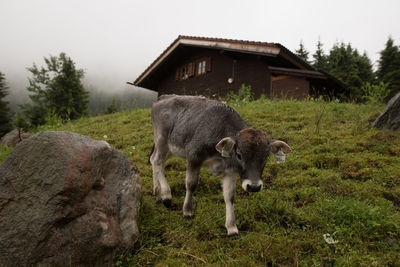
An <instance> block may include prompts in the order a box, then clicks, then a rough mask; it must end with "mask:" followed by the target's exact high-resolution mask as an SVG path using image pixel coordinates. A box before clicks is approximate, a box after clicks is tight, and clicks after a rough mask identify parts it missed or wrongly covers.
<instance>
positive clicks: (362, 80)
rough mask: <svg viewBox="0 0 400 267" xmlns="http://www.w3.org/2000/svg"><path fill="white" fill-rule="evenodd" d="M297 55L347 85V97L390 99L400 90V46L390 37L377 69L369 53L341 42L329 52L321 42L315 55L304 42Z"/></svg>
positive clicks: (382, 51)
mask: <svg viewBox="0 0 400 267" xmlns="http://www.w3.org/2000/svg"><path fill="white" fill-rule="evenodd" d="M295 54H296V55H297V56H299V57H300V58H301V59H303V60H304V61H305V62H307V63H308V64H310V65H311V66H312V67H314V68H315V69H317V70H319V71H325V72H328V73H329V74H331V75H332V76H334V77H335V78H336V79H338V80H339V81H341V82H342V83H343V84H344V87H345V88H346V92H347V98H348V100H351V101H356V102H364V101H367V100H369V99H371V98H374V99H376V100H378V101H387V100H388V99H390V98H391V97H393V96H394V95H395V94H396V93H397V92H399V91H400V48H399V46H398V45H395V44H394V40H393V39H392V38H391V37H389V38H388V40H387V41H386V44H385V47H384V49H383V50H381V51H380V53H379V55H380V57H379V59H378V62H377V63H378V64H377V69H376V70H375V71H374V68H373V64H372V62H371V60H370V59H369V57H368V55H367V54H366V52H364V53H362V54H361V53H360V52H359V51H358V50H357V49H356V48H353V47H352V46H351V44H350V43H348V44H345V43H344V42H338V43H335V44H334V45H333V47H332V48H331V49H330V50H329V52H328V53H325V51H324V49H323V44H322V43H321V41H320V40H318V42H317V46H316V50H315V52H314V54H312V55H311V56H310V53H309V52H308V51H307V49H306V48H305V47H304V45H303V42H300V45H299V48H298V49H297V50H295Z"/></svg>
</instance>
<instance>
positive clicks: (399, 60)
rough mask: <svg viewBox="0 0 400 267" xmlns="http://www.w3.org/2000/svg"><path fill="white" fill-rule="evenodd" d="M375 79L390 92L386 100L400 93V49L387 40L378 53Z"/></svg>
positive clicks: (390, 39)
mask: <svg viewBox="0 0 400 267" xmlns="http://www.w3.org/2000/svg"><path fill="white" fill-rule="evenodd" d="M376 73H377V78H378V81H379V82H384V83H387V84H388V89H389V91H390V93H389V95H388V97H387V99H386V100H388V99H390V98H391V97H393V96H394V95H395V94H396V93H398V92H400V49H399V47H398V46H396V45H395V44H394V41H393V39H392V38H391V37H389V38H388V40H387V42H386V46H385V48H384V49H383V50H382V51H381V52H380V58H379V60H378V70H377V72H376Z"/></svg>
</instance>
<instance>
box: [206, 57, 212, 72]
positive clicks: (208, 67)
mask: <svg viewBox="0 0 400 267" xmlns="http://www.w3.org/2000/svg"><path fill="white" fill-rule="evenodd" d="M206 71H207V72H209V71H211V57H207V58H206Z"/></svg>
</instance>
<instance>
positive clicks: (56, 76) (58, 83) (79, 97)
mask: <svg viewBox="0 0 400 267" xmlns="http://www.w3.org/2000/svg"><path fill="white" fill-rule="evenodd" d="M44 62H45V65H44V66H42V67H38V66H37V65H36V64H33V66H32V67H30V68H27V69H28V71H29V72H30V74H31V77H29V78H28V80H29V86H28V87H27V88H26V89H27V91H28V92H29V93H30V94H29V98H30V100H31V103H27V104H23V105H19V109H20V111H19V112H17V113H16V114H12V112H11V110H10V107H9V103H8V102H7V101H5V97H6V96H7V95H8V89H9V88H8V86H7V83H6V79H5V75H4V74H3V73H1V72H0V137H1V136H3V135H4V134H6V133H7V132H9V131H10V130H11V129H12V128H18V129H20V128H23V129H24V130H29V129H30V128H34V127H36V126H39V125H42V124H45V123H47V122H48V121H50V120H54V119H56V120H60V121H63V122H66V121H69V120H75V119H78V118H80V117H83V116H88V115H99V114H108V113H114V112H117V111H118V110H121V109H130V108H135V107H141V106H149V105H150V103H149V101H151V99H149V97H148V96H146V95H143V94H140V93H138V92H135V91H132V90H125V91H123V92H119V93H118V94H116V93H110V92H101V91H98V90H96V89H93V88H92V89H90V94H89V90H87V89H86V88H85V87H84V86H83V78H84V71H83V70H82V69H78V68H76V66H75V62H74V61H73V60H72V59H71V58H70V57H68V56H67V55H66V54H65V53H60V54H59V55H58V56H50V57H49V58H46V57H45V58H44ZM111 99H112V100H111Z"/></svg>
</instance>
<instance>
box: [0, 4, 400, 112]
mask: <svg viewBox="0 0 400 267" xmlns="http://www.w3.org/2000/svg"><path fill="white" fill-rule="evenodd" d="M399 10H400V2H399V1H397V0H382V1H369V0H364V1H362V0H355V1H348V0H328V1H317V0H305V1H294V0H293V1H290V0H282V1H268V0H260V1H255V0H249V1H237V0H220V1H214V0H202V1H187V0H170V1H156V0H146V1H143V0H135V1H131V0H126V1H125V0H115V1H105V0H97V1H94V0H85V1H79V0H69V1H66V0H58V1H54V0H1V1H0V72H2V73H4V74H5V75H6V80H7V82H8V85H9V87H10V95H9V97H8V100H9V101H10V102H12V106H13V107H15V106H16V104H21V103H24V102H26V101H28V100H29V98H28V97H27V91H26V87H27V86H28V77H29V72H28V71H27V70H26V68H27V67H31V66H32V64H33V63H36V64H37V65H38V66H43V65H44V60H43V57H49V56H50V55H53V56H56V55H59V53H60V52H65V53H66V54H67V55H68V56H69V57H71V58H72V59H73V60H74V62H75V63H76V66H77V68H80V69H84V70H85V78H84V84H85V87H86V88H87V89H89V90H90V91H94V92H104V93H107V94H108V95H113V96H118V95H119V96H120V97H121V96H123V95H124V94H125V96H126V94H128V93H127V92H132V95H139V94H140V93H142V94H143V96H146V98H147V97H149V99H153V100H154V99H155V96H156V93H154V92H149V91H148V90H145V89H140V88H135V87H133V86H130V85H127V84H126V82H128V81H129V82H132V81H134V80H135V79H136V78H137V77H138V76H139V75H140V73H142V72H143V71H144V70H145V68H146V67H147V66H148V65H149V64H151V62H153V61H154V60H155V59H156V58H157V57H158V55H160V54H161V53H162V51H164V49H165V48H167V47H168V45H169V44H170V43H172V42H173V41H174V40H175V39H176V38H177V37H178V35H180V34H182V35H191V36H204V37H220V38H230V39H243V40H252V41H266V42H277V43H281V44H283V45H284V46H286V47H287V48H289V49H290V50H291V51H294V50H295V49H297V48H298V46H299V42H300V41H302V42H303V44H304V45H305V47H306V49H307V50H308V51H310V53H311V54H312V53H313V52H314V50H315V48H316V47H315V46H316V43H317V41H318V39H320V40H321V42H322V43H323V44H324V49H325V51H328V50H329V49H330V48H331V47H332V46H333V44H334V43H335V42H341V41H343V42H345V43H351V44H352V46H353V47H355V48H357V49H358V50H359V51H360V52H361V53H362V52H364V51H366V52H367V54H368V56H369V57H370V58H371V59H372V61H373V62H375V61H376V60H377V59H378V57H379V55H378V53H379V51H380V50H382V49H383V48H384V45H385V42H386V40H387V38H388V37H389V36H390V35H391V36H392V38H393V39H394V40H395V43H396V44H398V43H399V38H400V32H399V28H398V25H400V16H398V12H399ZM138 99H139V98H138ZM140 99H142V98H140ZM138 101H139V100H138ZM138 101H137V102H138ZM141 101H142V100H140V101H139V102H141ZM144 102H146V101H144ZM150 102H151V101H150ZM146 103H147V102H146Z"/></svg>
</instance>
